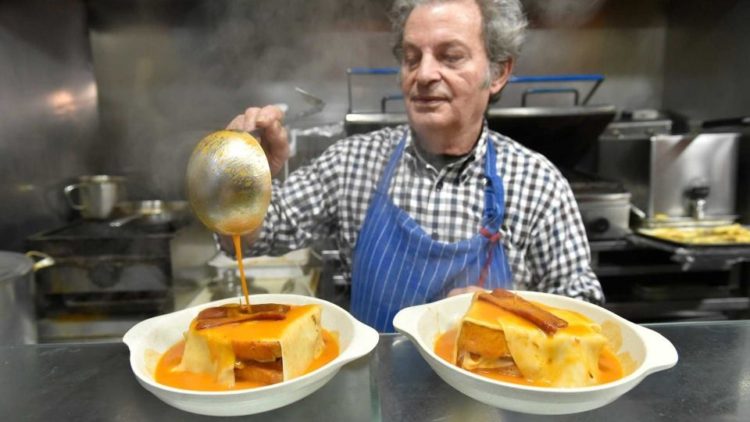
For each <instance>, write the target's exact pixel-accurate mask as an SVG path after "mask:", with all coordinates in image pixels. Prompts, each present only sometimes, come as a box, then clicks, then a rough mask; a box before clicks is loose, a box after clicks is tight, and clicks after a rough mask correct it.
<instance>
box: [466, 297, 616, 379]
mask: <svg viewBox="0 0 750 422" xmlns="http://www.w3.org/2000/svg"><path fill="white" fill-rule="evenodd" d="M607 342H608V340H607V338H606V337H605V336H604V335H602V334H601V328H600V327H599V325H598V324H596V323H594V322H593V321H591V320H590V319H588V318H586V317H585V316H583V315H581V314H579V313H577V312H573V311H568V310H564V309H558V308H553V307H549V306H545V305H543V304H540V303H535V302H529V301H526V300H525V299H523V298H521V297H520V296H517V295H515V294H513V293H512V292H509V291H507V290H503V289H495V290H493V291H492V292H491V293H487V292H478V293H476V294H475V295H474V297H473V298H472V302H471V306H470V308H469V310H468V311H467V312H466V314H465V315H464V317H463V318H462V320H461V321H460V323H459V327H458V333H457V335H456V345H455V348H454V349H453V350H454V353H455V355H454V360H453V362H455V364H456V365H458V366H459V367H462V368H464V369H466V370H469V371H473V372H476V373H479V374H483V375H488V376H492V377H493V378H498V379H505V380H511V381H512V380H513V379H514V378H517V379H520V380H523V381H524V383H529V384H532V385H538V386H547V387H583V386H588V385H595V384H600V383H602V382H605V381H606V378H608V376H606V375H603V374H601V371H600V358H601V355H602V352H603V351H604V349H605V346H606V345H607ZM513 382H515V381H513Z"/></svg>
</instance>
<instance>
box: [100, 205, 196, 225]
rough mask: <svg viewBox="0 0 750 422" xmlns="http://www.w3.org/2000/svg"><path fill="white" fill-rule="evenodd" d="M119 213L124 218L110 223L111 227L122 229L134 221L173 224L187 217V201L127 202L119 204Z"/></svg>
mask: <svg viewBox="0 0 750 422" xmlns="http://www.w3.org/2000/svg"><path fill="white" fill-rule="evenodd" d="M117 212H118V213H119V214H121V215H124V217H120V218H118V219H115V220H112V221H110V223H109V225H110V226H111V227H122V226H124V225H125V224H128V223H130V222H131V221H134V220H143V221H145V222H147V223H152V224H158V223H171V222H173V221H176V220H180V219H182V218H183V217H185V216H186V215H187V212H188V203H187V201H162V200H159V199H152V200H145V201H127V202H120V203H119V204H117Z"/></svg>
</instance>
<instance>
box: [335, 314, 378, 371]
mask: <svg viewBox="0 0 750 422" xmlns="http://www.w3.org/2000/svg"><path fill="white" fill-rule="evenodd" d="M379 340H380V335H379V334H378V332H377V331H375V329H373V328H372V327H370V326H369V325H365V324H363V323H361V322H359V321H354V335H353V336H352V341H351V346H350V347H349V348H348V349H347V351H346V353H345V354H343V355H342V356H341V357H342V358H343V359H344V360H345V361H347V362H348V361H350V360H354V359H357V358H360V357H362V356H364V355H366V354H368V353H370V352H371V351H372V350H373V349H374V348H375V346H377V344H378V341H379Z"/></svg>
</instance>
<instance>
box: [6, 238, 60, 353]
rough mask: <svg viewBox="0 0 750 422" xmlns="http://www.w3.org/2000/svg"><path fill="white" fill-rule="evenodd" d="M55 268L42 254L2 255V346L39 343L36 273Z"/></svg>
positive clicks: (48, 258)
mask: <svg viewBox="0 0 750 422" xmlns="http://www.w3.org/2000/svg"><path fill="white" fill-rule="evenodd" d="M33 258H40V260H39V261H36V262H35V261H34V259H33ZM53 264H54V260H53V259H52V258H51V257H50V256H49V255H46V254H43V253H41V252H35V251H32V252H27V253H26V255H24V254H20V253H15V252H2V251H0V345H11V344H35V343H36V342H37V330H36V312H35V307H34V271H36V270H38V269H41V268H45V267H48V266H50V265H53Z"/></svg>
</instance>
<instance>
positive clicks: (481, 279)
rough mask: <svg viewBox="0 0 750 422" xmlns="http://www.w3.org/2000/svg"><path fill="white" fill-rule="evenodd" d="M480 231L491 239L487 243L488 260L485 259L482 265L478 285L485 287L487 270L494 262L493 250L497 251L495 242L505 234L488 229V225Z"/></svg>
mask: <svg viewBox="0 0 750 422" xmlns="http://www.w3.org/2000/svg"><path fill="white" fill-rule="evenodd" d="M479 233H481V234H482V236H484V237H486V238H487V239H489V242H488V244H487V260H486V261H484V265H482V272H480V273H479V281H478V282H477V285H478V286H479V287H481V288H484V282H485V280H487V272H488V271H489V269H490V264H491V263H492V252H494V251H495V244H496V243H497V242H498V241H500V238H502V236H503V234H502V233H500V231H499V230H498V231H496V232H495V233H492V232H491V231H489V230H487V228H486V227H482V228H481V229H480V230H479Z"/></svg>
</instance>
